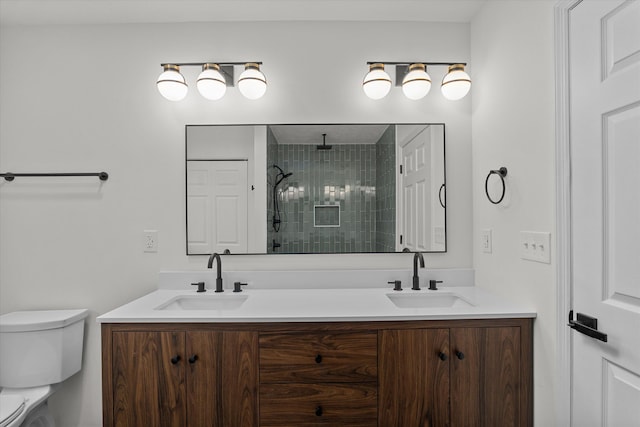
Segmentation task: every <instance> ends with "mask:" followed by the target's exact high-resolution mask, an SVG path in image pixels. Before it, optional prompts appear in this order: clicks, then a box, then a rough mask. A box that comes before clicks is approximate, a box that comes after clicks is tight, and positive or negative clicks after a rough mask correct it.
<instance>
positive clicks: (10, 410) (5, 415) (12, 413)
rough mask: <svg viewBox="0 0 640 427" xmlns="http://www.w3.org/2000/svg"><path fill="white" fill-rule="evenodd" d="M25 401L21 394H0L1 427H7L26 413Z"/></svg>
mask: <svg viewBox="0 0 640 427" xmlns="http://www.w3.org/2000/svg"><path fill="white" fill-rule="evenodd" d="M24 407H25V399H24V396H22V395H20V394H10V395H1V394H0V427H7V426H8V425H9V424H10V423H11V422H12V421H13V420H15V419H16V418H18V417H19V416H20V415H21V414H22V411H24Z"/></svg>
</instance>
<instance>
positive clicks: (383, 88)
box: [362, 63, 391, 99]
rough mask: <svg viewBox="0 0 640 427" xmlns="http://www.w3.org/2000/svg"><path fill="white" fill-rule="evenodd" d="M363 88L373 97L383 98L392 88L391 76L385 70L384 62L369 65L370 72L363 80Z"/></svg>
mask: <svg viewBox="0 0 640 427" xmlns="http://www.w3.org/2000/svg"><path fill="white" fill-rule="evenodd" d="M362 90H364V93H365V94H366V95H367V96H368V97H369V98H371V99H382V98H384V97H385V96H387V94H388V93H389V91H390V90H391V77H389V74H387V73H386V72H385V71H384V64H380V63H376V64H371V65H369V72H368V73H367V75H366V76H364V80H363V81H362Z"/></svg>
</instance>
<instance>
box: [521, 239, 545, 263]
mask: <svg viewBox="0 0 640 427" xmlns="http://www.w3.org/2000/svg"><path fill="white" fill-rule="evenodd" d="M550 246H551V233H549V232H541V231H521V232H520V258H522V259H526V260H529V261H536V262H542V263H545V264H550V263H551V247H550Z"/></svg>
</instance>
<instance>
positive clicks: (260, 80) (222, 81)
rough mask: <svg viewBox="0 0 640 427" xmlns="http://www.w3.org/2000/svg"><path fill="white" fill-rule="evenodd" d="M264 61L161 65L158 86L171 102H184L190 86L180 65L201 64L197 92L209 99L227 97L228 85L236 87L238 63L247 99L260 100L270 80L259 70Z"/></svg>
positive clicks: (191, 65) (242, 86) (196, 63)
mask: <svg viewBox="0 0 640 427" xmlns="http://www.w3.org/2000/svg"><path fill="white" fill-rule="evenodd" d="M261 64H262V62H256V61H254V62H186V63H179V62H176V63H166V64H160V66H161V67H162V69H163V72H162V74H160V76H159V77H158V80H157V81H156V85H157V87H158V91H159V92H160V94H161V95H162V96H163V97H165V98H166V99H168V100H169V101H181V100H182V99H184V97H185V96H187V92H188V89H189V88H188V86H187V82H186V80H185V78H184V76H183V75H182V74H181V73H180V67H202V72H201V73H200V75H199V76H198V79H197V80H196V87H197V88H198V92H200V95H202V96H203V97H204V98H206V99H210V100H217V99H220V98H222V97H223V96H224V94H225V93H226V91H227V86H233V76H234V71H233V70H234V67H235V66H244V67H245V71H244V72H243V73H242V74H241V75H240V78H239V79H238V83H237V84H238V89H239V90H240V93H242V95H243V96H244V97H246V98H248V99H258V98H260V97H262V96H263V95H264V93H265V92H266V90H267V79H266V78H265V76H264V74H263V73H262V72H261V71H260V65H261Z"/></svg>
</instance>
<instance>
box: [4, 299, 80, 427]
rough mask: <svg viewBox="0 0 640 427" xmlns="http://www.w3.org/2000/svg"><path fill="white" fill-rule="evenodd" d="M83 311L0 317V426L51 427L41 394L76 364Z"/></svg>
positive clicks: (70, 372)
mask: <svg viewBox="0 0 640 427" xmlns="http://www.w3.org/2000/svg"><path fill="white" fill-rule="evenodd" d="M88 314H89V311H88V310H86V309H81V310H47V311H16V312H13V313H7V314H3V315H2V316H0V388H2V390H1V391H0V427H18V426H22V427H54V425H55V424H54V422H53V418H52V417H51V415H50V414H49V409H48V407H47V399H48V398H49V396H51V394H53V392H54V391H55V390H56V388H57V385H58V383H60V382H62V381H64V380H66V379H67V378H69V377H70V376H71V375H73V374H75V373H76V372H78V371H79V370H80V368H81V366H82V343H83V339H84V318H85V317H87V315H88Z"/></svg>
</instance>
